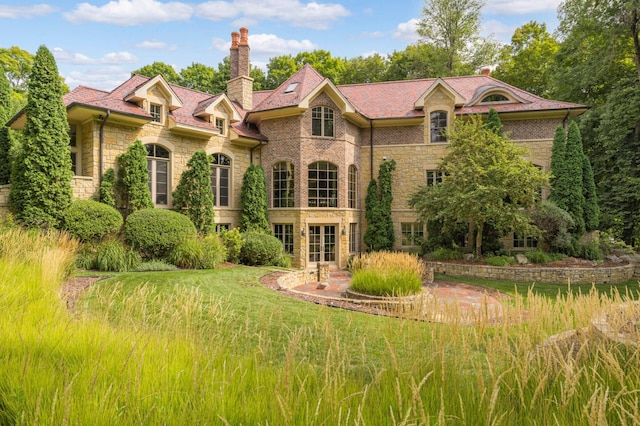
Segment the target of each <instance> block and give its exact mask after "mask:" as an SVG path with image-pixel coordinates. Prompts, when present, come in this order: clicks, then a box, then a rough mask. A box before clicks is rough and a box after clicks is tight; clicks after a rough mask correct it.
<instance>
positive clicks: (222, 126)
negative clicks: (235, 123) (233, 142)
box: [215, 117, 226, 136]
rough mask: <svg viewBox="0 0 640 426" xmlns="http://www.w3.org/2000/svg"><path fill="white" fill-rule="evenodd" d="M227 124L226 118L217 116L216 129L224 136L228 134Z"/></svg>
mask: <svg viewBox="0 0 640 426" xmlns="http://www.w3.org/2000/svg"><path fill="white" fill-rule="evenodd" d="M225 124H226V120H225V119H224V118H219V117H216V118H215V126H216V129H218V131H219V132H220V134H221V135H223V136H224V135H225V134H226V125H225Z"/></svg>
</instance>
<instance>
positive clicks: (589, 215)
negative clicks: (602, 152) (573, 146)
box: [582, 154, 600, 231]
mask: <svg viewBox="0 0 640 426" xmlns="http://www.w3.org/2000/svg"><path fill="white" fill-rule="evenodd" d="M582 193H583V195H584V208H583V210H584V226H585V229H586V230H587V231H595V230H596V229H598V225H599V224H600V219H599V216H600V208H599V207H598V194H597V192H596V183H595V181H594V179H593V169H592V168H591V162H590V161H589V157H587V155H586V154H584V155H583V156H582Z"/></svg>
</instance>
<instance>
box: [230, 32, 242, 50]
mask: <svg viewBox="0 0 640 426" xmlns="http://www.w3.org/2000/svg"><path fill="white" fill-rule="evenodd" d="M239 37H240V33H239V32H237V31H234V32H232V33H231V48H232V49H237V48H238V39H239Z"/></svg>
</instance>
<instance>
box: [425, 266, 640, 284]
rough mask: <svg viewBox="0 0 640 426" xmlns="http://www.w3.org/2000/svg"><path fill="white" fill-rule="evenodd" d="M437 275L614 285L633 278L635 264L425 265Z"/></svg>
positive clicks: (531, 281) (515, 280)
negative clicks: (551, 265)
mask: <svg viewBox="0 0 640 426" xmlns="http://www.w3.org/2000/svg"><path fill="white" fill-rule="evenodd" d="M426 266H427V268H433V270H434V272H435V273H436V274H443V275H452V276H454V277H456V276H457V277H475V278H483V279H491V280H503V281H514V282H525V283H534V282H542V283H558V284H566V283H571V284H615V283H622V282H625V281H629V280H631V279H633V275H634V265H632V264H625V265H622V266H612V267H599V268H544V267H539V268H526V267H521V268H519V267H515V266H509V267H500V266H491V265H469V264H461V263H444V262H426Z"/></svg>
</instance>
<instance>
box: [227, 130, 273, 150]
mask: <svg viewBox="0 0 640 426" xmlns="http://www.w3.org/2000/svg"><path fill="white" fill-rule="evenodd" d="M229 140H230V141H231V143H232V144H234V145H236V146H240V147H244V148H255V147H256V146H257V145H262V144H264V143H267V141H266V140H263V139H258V138H251V137H247V136H240V135H239V134H237V133H236V132H234V131H233V130H231V131H230V132H229Z"/></svg>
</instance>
